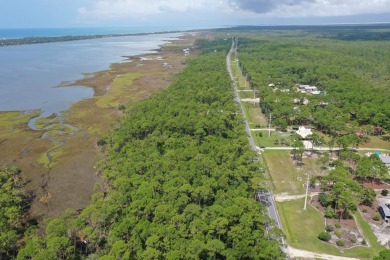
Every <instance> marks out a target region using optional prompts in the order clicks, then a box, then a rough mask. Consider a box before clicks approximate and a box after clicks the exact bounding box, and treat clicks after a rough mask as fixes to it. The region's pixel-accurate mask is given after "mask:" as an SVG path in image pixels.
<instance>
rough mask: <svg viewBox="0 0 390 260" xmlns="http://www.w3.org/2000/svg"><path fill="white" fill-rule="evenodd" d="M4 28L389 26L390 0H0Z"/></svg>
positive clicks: (1, 25) (0, 20)
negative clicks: (346, 24)
mask: <svg viewBox="0 0 390 260" xmlns="http://www.w3.org/2000/svg"><path fill="white" fill-rule="evenodd" d="M0 4H1V7H0V27H1V28H16V27H21V28H26V27H44V28H47V27H95V26H96V27H97V26H100V27H103V26H107V27H109V26H123V27H133V26H137V27H139V26H175V25H180V26H183V27H191V26H192V27H213V26H223V25H243V24H247V25H249V24H251V25H261V24H268V25H269V24H323V23H371V22H390V0H0Z"/></svg>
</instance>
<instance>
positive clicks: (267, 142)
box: [253, 130, 290, 147]
mask: <svg viewBox="0 0 390 260" xmlns="http://www.w3.org/2000/svg"><path fill="white" fill-rule="evenodd" d="M253 137H254V139H255V142H256V143H257V145H258V146H261V145H263V146H265V147H279V146H284V145H282V144H277V143H276V141H277V140H278V141H279V142H280V140H282V139H284V140H285V141H286V142H287V143H288V144H290V134H289V133H287V132H286V133H284V132H277V131H271V136H269V131H266V130H264V131H263V130H262V131H253Z"/></svg>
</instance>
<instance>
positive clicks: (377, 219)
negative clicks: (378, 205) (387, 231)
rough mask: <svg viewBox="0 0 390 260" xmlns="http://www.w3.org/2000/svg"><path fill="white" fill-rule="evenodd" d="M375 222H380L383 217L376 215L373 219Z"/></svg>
mask: <svg viewBox="0 0 390 260" xmlns="http://www.w3.org/2000/svg"><path fill="white" fill-rule="evenodd" d="M372 219H373V220H375V221H379V220H380V219H381V215H379V213H376V214H375V216H373V217H372Z"/></svg>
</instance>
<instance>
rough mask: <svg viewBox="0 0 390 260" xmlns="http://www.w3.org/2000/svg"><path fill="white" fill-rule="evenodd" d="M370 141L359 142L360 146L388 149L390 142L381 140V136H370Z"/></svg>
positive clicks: (389, 148)
mask: <svg viewBox="0 0 390 260" xmlns="http://www.w3.org/2000/svg"><path fill="white" fill-rule="evenodd" d="M369 138H370V142H368V143H366V144H361V145H360V147H361V148H380V149H387V150H389V151H390V142H387V141H383V140H382V137H381V136H370V137H369Z"/></svg>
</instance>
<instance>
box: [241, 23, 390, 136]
mask: <svg viewBox="0 0 390 260" xmlns="http://www.w3.org/2000/svg"><path fill="white" fill-rule="evenodd" d="M336 29H337V28H336ZM378 30H379V29H378ZM386 32H387V31H383V32H382V31H375V30H374V31H355V30H346V29H343V30H335V29H334V30H332V31H329V30H328V31H321V30H318V31H314V32H313V31H310V32H309V31H305V30H295V31H272V32H270V31H264V33H263V34H253V36H249V37H247V36H246V37H244V36H243V37H241V38H239V41H238V42H239V59H240V66H241V68H242V69H243V72H244V74H247V75H248V78H249V79H250V81H251V83H252V85H253V87H255V88H257V89H258V90H259V96H260V97H261V101H262V102H261V109H262V110H263V112H264V113H266V114H269V113H272V116H273V118H274V121H273V122H274V123H275V124H276V125H278V126H280V127H282V128H286V127H287V126H288V125H299V124H313V125H315V126H316V127H317V129H318V130H321V131H323V132H325V133H327V134H330V135H332V136H342V135H345V134H348V133H353V132H356V131H360V132H362V133H365V134H383V131H384V130H385V129H386V130H389V129H390V88H389V74H388V71H389V70H390V63H389V60H390V42H389V41H387V40H385V39H386V37H385V36H383V35H384V34H386ZM368 34H371V35H377V34H380V35H381V36H380V37H379V36H377V37H376V36H373V37H371V38H370V40H367V38H368V36H367V35H368ZM348 35H349V36H350V37H349V36H348ZM343 37H344V38H345V37H346V38H348V39H352V38H353V40H354V41H347V40H342V39H343ZM377 38H378V39H381V40H376V39H377ZM382 39H384V40H382ZM297 84H301V85H311V86H316V87H317V89H318V91H319V92H320V94H318V93H317V95H312V94H310V93H302V92H301V91H298V88H297Z"/></svg>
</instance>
